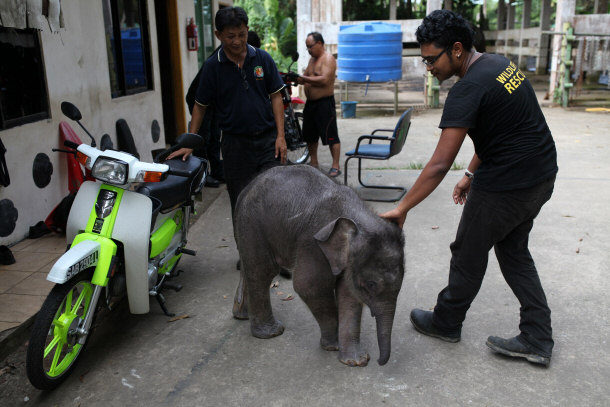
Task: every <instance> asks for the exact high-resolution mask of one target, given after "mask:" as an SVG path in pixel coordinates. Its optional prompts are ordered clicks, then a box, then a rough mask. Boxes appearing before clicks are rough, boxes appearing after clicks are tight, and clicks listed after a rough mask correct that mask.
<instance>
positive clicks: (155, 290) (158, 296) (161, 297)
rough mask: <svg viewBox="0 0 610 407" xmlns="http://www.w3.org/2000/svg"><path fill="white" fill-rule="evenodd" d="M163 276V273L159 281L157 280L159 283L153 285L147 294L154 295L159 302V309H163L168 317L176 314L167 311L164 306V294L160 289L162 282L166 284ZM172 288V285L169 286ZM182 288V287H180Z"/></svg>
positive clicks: (161, 288)
mask: <svg viewBox="0 0 610 407" xmlns="http://www.w3.org/2000/svg"><path fill="white" fill-rule="evenodd" d="M165 277H166V275H164V276H163V277H162V278H161V281H159V283H158V284H157V285H156V286H154V287H153V289H152V290H150V292H149V294H150V295H152V296H154V297H155V298H156V299H157V302H158V303H159V306H160V307H161V310H163V313H164V314H165V315H166V316H168V317H175V316H176V314H174V313H171V312H169V311H168V309H167V307H166V306H165V303H166V301H165V296H164V295H163V294H161V290H163V286H164V284H167V282H166V281H165ZM170 288H172V287H170ZM180 288H182V287H180Z"/></svg>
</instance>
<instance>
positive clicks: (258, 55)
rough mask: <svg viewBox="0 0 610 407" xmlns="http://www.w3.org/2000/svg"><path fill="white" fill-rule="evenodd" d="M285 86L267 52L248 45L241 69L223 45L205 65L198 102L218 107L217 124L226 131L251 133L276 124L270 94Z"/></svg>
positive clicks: (197, 96) (196, 99) (197, 95)
mask: <svg viewBox="0 0 610 407" xmlns="http://www.w3.org/2000/svg"><path fill="white" fill-rule="evenodd" d="M283 87H284V82H283V81H282V78H280V74H279V72H278V70H277V67H276V66H275V62H273V59H272V58H271V56H270V55H269V54H268V53H267V52H265V51H263V50H262V49H258V48H254V47H253V46H251V45H248V55H247V56H246V58H245V60H244V66H243V67H241V68H239V67H238V66H237V65H236V64H235V63H234V62H232V61H231V60H229V59H228V58H227V56H226V55H225V53H224V49H223V48H222V47H221V48H220V49H219V50H218V52H216V53H214V54H213V55H212V56H211V57H210V58H208V59H207V61H206V63H205V65H204V66H203V70H202V73H201V79H200V82H199V87H198V89H197V94H196V97H195V102H196V103H198V104H200V105H203V106H207V105H210V104H213V105H214V106H215V108H216V114H217V118H218V123H219V124H218V126H219V127H220V128H221V129H222V130H223V131H224V132H225V133H229V134H251V133H256V132H259V131H261V130H265V129H268V128H271V127H274V126H275V119H274V117H273V110H272V107H271V100H270V99H269V95H271V94H273V93H276V92H279V91H280V90H281V89H282V88H283Z"/></svg>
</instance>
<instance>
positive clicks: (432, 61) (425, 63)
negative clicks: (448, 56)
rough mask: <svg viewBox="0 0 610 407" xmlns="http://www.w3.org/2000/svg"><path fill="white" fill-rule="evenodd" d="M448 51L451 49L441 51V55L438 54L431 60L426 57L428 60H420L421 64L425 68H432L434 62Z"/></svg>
mask: <svg viewBox="0 0 610 407" xmlns="http://www.w3.org/2000/svg"><path fill="white" fill-rule="evenodd" d="M449 49H451V47H449V48H445V49H444V50H442V51H441V53H440V54H438V55H437V56H435V57H433V58H431V59H430V57H428V58H422V59H421V61H422V62H423V63H424V65H426V66H432V65H434V63H435V62H436V61H438V59H439V58H440V57H441V56H443V54H444V53H445V52H447V51H449Z"/></svg>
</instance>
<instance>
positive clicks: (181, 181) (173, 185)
mask: <svg viewBox="0 0 610 407" xmlns="http://www.w3.org/2000/svg"><path fill="white" fill-rule="evenodd" d="M165 164H167V165H169V168H170V171H171V170H179V171H183V172H184V171H186V172H187V173H188V177H183V176H178V175H168V176H167V178H165V179H164V180H163V181H161V182H145V183H142V184H141V185H140V186H139V187H138V189H137V192H139V193H141V194H143V195H146V196H150V197H153V198H156V199H158V200H159V201H161V209H160V210H161V211H164V210H167V209H171V208H173V207H175V206H177V205H179V204H182V203H184V202H186V201H189V200H190V199H191V196H193V195H194V194H196V193H198V192H199V191H200V190H201V187H202V185H203V183H204V182H205V176H206V175H207V174H206V171H207V167H208V165H207V164H208V163H207V161H206V160H205V159H202V158H198V157H194V156H192V155H191V156H190V157H189V159H188V160H186V161H182V159H181V158H177V159H173V160H168V161H166V162H165Z"/></svg>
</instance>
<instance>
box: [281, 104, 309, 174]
mask: <svg viewBox="0 0 610 407" xmlns="http://www.w3.org/2000/svg"><path fill="white" fill-rule="evenodd" d="M294 117H295V119H296V122H293V123H288V124H287V123H285V124H284V126H285V127H286V128H293V129H294V130H293V132H292V133H291V135H292V136H289V135H288V134H287V135H286V142H287V145H288V154H287V158H288V162H289V163H290V164H304V163H306V162H307V159H308V158H309V149H308V148H307V143H306V142H305V140H304V139H303V113H301V112H295V113H294ZM287 120H290V121H291V122H292V119H291V118H289V116H286V117H285V121H287Z"/></svg>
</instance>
